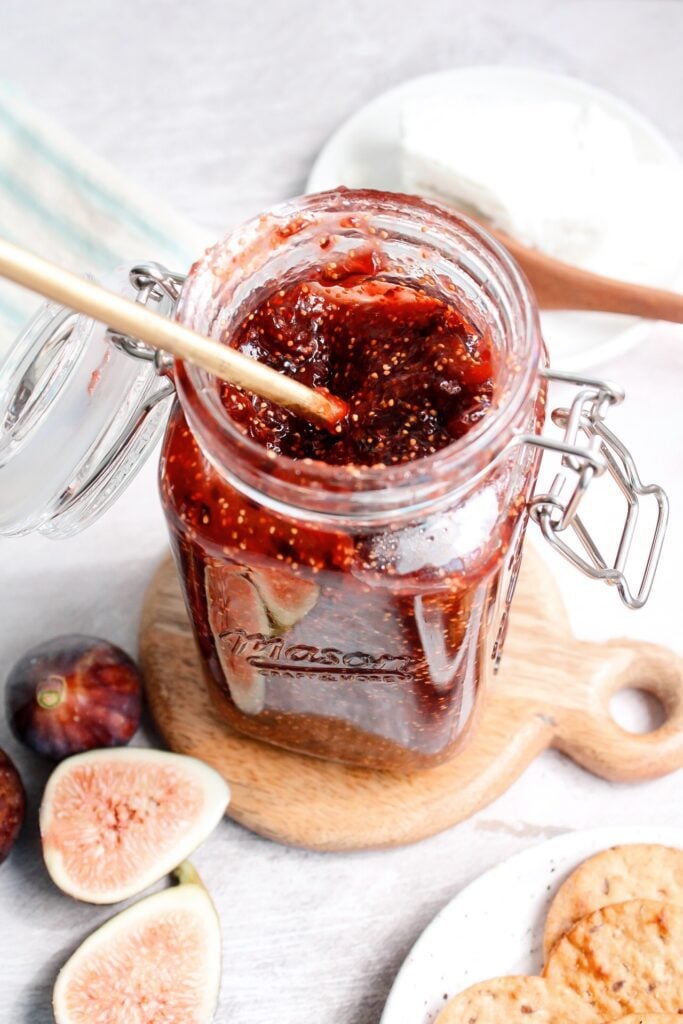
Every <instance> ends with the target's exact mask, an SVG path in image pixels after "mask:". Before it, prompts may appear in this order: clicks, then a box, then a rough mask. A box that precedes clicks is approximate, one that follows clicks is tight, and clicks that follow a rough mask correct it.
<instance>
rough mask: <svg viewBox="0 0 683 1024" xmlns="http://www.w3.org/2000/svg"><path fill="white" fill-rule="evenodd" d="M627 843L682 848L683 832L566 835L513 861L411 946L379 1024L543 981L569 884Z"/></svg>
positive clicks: (469, 891) (486, 877) (482, 880)
mask: <svg viewBox="0 0 683 1024" xmlns="http://www.w3.org/2000/svg"><path fill="white" fill-rule="evenodd" d="M621 843H663V844H664V845H666V846H681V847H683V828H670V827H669V828H667V827H664V826H661V827H660V826H642V827H641V826H635V827H634V826H621V827H619V826H616V827H610V826H607V827H605V828H594V829H588V830H586V831H581V832H567V833H566V834H564V835H561V836H557V837H556V838H555V839H550V840H548V841H547V842H545V843H541V844H540V846H533V847H531V849H529V850H525V851H524V852H523V853H520V854H518V855H517V856H515V857H511V858H510V859H509V860H506V861H504V862H503V863H502V864H499V865H498V866H497V867H495V868H492V869H491V870H490V871H487V872H486V873H485V874H483V875H481V876H480V877H479V878H477V880H476V881H474V882H472V884H471V885H468V886H467V888H465V889H463V890H462V892H460V893H458V895H457V896H456V897H455V898H454V899H452V900H451V902H450V903H448V904H447V905H446V906H445V907H444V908H443V910H442V911H440V913H438V914H437V915H436V917H435V918H434V920H433V921H432V923H431V924H430V925H429V926H428V927H427V928H426V929H425V931H424V932H423V933H422V935H421V936H420V938H419V939H418V940H417V942H416V943H415V945H414V946H413V948H412V950H411V952H410V953H409V955H408V957H407V959H406V961H405V963H404V964H403V967H402V968H401V970H400V971H399V973H398V975H397V977H396V981H395V982H394V985H393V987H392V989H391V992H390V994H389V999H388V1000H387V1003H386V1006H385V1008H384V1013H383V1014H382V1019H381V1022H380V1024H406V1021H410V1024H432V1022H433V1021H434V1020H435V1018H436V1016H437V1014H438V1013H439V1011H440V1010H441V1009H443V1007H444V1006H445V1004H446V1001H447V999H450V997H451V996H453V995H455V994H456V993H457V992H461V991H462V990H463V989H465V988H467V987H468V986H469V985H474V984H475V983H476V982H478V981H485V980H486V979H487V978H494V977H498V976H500V975H505V974H537V973H538V972H539V971H540V969H541V966H542V947H543V924H544V921H545V916H546V912H547V909H548V906H549V904H550V901H551V900H552V898H553V896H554V894H555V892H556V891H557V888H558V886H559V885H560V884H561V883H562V881H563V880H564V879H565V878H566V876H567V875H568V874H569V873H570V872H571V871H573V870H574V868H576V867H577V866H578V865H579V864H580V863H581V861H583V860H585V859H586V857H590V856H592V854H594V853H598V852H599V851H600V850H604V849H606V848H607V847H608V846H615V845H618V844H621Z"/></svg>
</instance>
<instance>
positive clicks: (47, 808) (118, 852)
mask: <svg viewBox="0 0 683 1024" xmlns="http://www.w3.org/2000/svg"><path fill="white" fill-rule="evenodd" d="M229 798H230V791H229V789H228V786H227V784H226V783H225V781H224V780H223V778H222V777H221V776H220V775H219V774H218V772H216V771H214V769H213V768H210V767H209V766H208V765H206V764H204V763H203V762H202V761H198V760H196V759H195V758H193V757H185V756H183V755H181V754H169V753H166V752H165V751H161V750H147V749H137V748H130V747H127V748H126V747H123V748H118V749H116V750H92V751H89V752H88V753H85V754H76V755H75V756H74V757H70V758H67V760H66V761H62V762H61V764H60V765H59V766H58V767H57V768H56V769H55V770H54V772H53V773H52V775H51V776H50V779H49V780H48V783H47V786H46V787H45V794H44V796H43V802H42V805H41V808H40V832H41V837H42V842H43V856H44V858H45V864H46V866H47V869H48V872H49V873H50V876H51V878H52V880H53V881H54V882H55V884H56V885H58V886H59V888H60V889H62V890H63V891H64V892H66V893H68V894H69V895H70V896H74V897H75V898H76V899H79V900H84V901H86V902H87V903H117V902H118V901H119V900H125V899H128V897H129V896H134V895H136V894H137V893H139V892H141V891H142V890H143V889H146V888H147V886H149V885H152V883H153V882H156V881H158V879H160V878H161V877H162V876H163V875H166V874H168V873H169V871H172V870H173V868H175V867H176V866H177V865H178V864H179V863H180V862H181V861H182V860H185V858H187V857H188V856H189V855H190V854H191V853H192V852H193V850H195V849H196V848H197V847H198V846H199V845H200V843H202V842H203V841H204V840H205V839H206V838H207V836H208V835H209V834H210V833H211V832H212V831H213V829H214V828H215V827H216V825H217V824H218V822H219V821H220V820H221V818H222V816H223V814H224V813H225V810H226V807H227V805H228V801H229Z"/></svg>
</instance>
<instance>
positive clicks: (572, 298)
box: [481, 221, 683, 324]
mask: <svg viewBox="0 0 683 1024" xmlns="http://www.w3.org/2000/svg"><path fill="white" fill-rule="evenodd" d="M481 223H482V226H483V227H485V228H486V229H487V230H488V231H489V232H490V234H492V235H494V237H495V238H497V239H498V241H499V242H501V243H502V244H503V245H504V246H505V248H506V249H507V250H508V252H509V253H510V255H511V256H513V257H514V259H515V260H516V261H517V263H519V265H520V267H521V268H522V270H523V271H524V273H525V274H526V277H527V280H528V281H529V284H530V285H531V287H532V289H533V291H534V294H535V296H536V301H537V302H538V305H539V307H540V308H541V309H581V310H587V309H591V310H595V311H596V312H602V313H625V314H627V315H628V316H642V317H645V318H646V319H648V320H669V321H671V322H672V323H676V324H683V295H679V294H677V293H676V292H669V291H666V290H665V289H663V288H649V287H646V286H645V285H642V284H628V283H627V282H625V281H616V280H614V278H611V277H602V276H601V275H600V274H592V273H591V272H590V271H588V270H581V269H580V268H579V267H574V266H572V265H571V264H570V263H563V262H562V260H556V259H553V257H552V256H545V255H544V254H543V253H542V252H539V251H538V250H537V249H530V248H529V247H528V246H526V245H522V243H521V242H517V241H516V240H515V239H514V238H511V237H510V236H509V235H506V234H504V233H503V232H502V231H497V230H496V229H494V228H492V227H491V225H490V224H486V223H484V222H483V221H482V222H481Z"/></svg>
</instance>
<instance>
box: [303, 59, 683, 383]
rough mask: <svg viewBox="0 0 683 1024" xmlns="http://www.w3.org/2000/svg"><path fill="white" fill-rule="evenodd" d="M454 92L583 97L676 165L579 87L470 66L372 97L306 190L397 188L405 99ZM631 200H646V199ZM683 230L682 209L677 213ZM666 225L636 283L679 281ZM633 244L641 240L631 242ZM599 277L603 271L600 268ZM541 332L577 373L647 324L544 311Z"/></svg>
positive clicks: (641, 126) (680, 261)
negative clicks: (664, 242) (662, 241)
mask: <svg viewBox="0 0 683 1024" xmlns="http://www.w3.org/2000/svg"><path fill="white" fill-rule="evenodd" d="M437 89H438V90H439V91H440V92H442V93H444V94H448V93H449V92H450V93H453V94H454V95H456V94H457V96H458V98H459V100H460V101H461V102H462V100H463V97H467V95H468V94H469V95H474V94H476V95H481V94H482V92H483V93H487V94H489V95H494V96H504V97H505V98H506V99H507V100H510V99H511V98H513V97H514V98H517V99H518V100H519V102H521V103H523V102H524V101H525V99H528V98H530V97H538V95H539V94H541V95H544V96H547V97H549V98H557V99H571V100H577V99H578V100H582V101H587V100H590V101H591V102H593V103H596V104H599V105H600V106H601V107H602V108H603V109H604V110H605V111H606V112H607V113H608V114H610V115H611V116H612V117H614V118H619V119H621V120H622V121H624V122H625V123H626V124H627V125H628V126H629V128H630V129H631V131H632V132H633V134H634V137H635V138H636V144H637V145H638V147H639V150H640V153H641V155H642V156H643V157H644V158H646V159H652V160H659V161H662V162H666V163H668V164H671V165H672V166H677V167H680V166H681V161H680V158H679V156H678V154H677V152H676V150H675V149H674V148H673V146H672V145H671V144H670V143H669V142H668V140H667V139H666V138H665V137H664V136H663V135H662V133H661V132H660V131H659V130H658V129H657V128H656V127H655V126H654V125H653V124H651V123H650V122H649V121H648V120H646V118H644V117H643V116H642V115H641V114H639V113H638V112H637V111H635V110H633V109H632V108H631V107H629V106H627V104H625V103H623V102H622V101H621V100H619V99H617V98H616V97H614V96H612V95H610V94H609V93H607V92H604V91H603V90H602V89H597V88H595V87H594V86H592V85H589V84H588V83H587V82H582V81H579V80H578V79H574V78H568V77H566V76H564V75H555V74H551V73H549V72H545V71H535V70H532V69H528V68H510V67H487V66H482V67H470V68H456V69H454V70H451V71H440V72H437V73H436V74H432V75H424V76H423V77H421V78H414V79H412V80H411V81H408V82H404V83H403V84H402V85H400V86H398V87H397V88H395V89H391V90H390V91H389V92H385V93H383V94H382V95H381V96H378V97H377V98H376V99H374V100H373V101H372V102H371V103H368V104H367V106H365V107H363V108H362V109H361V110H359V111H358V112H357V113H356V114H354V115H353V116H352V117H351V118H349V120H348V121H346V122H345V124H343V125H342V126H341V128H339V129H338V131H337V132H335V134H334V135H333V136H332V138H331V139H329V141H328V142H327V144H326V145H325V146H324V148H323V150H322V151H321V153H320V154H319V156H318V159H317V160H316V162H315V164H314V166H313V169H312V171H311V173H310V176H309V179H308V184H307V189H308V191H309V192H319V191H323V190H324V189H328V188H334V187H335V186H337V185H346V186H348V187H349V188H380V189H387V190H389V191H392V190H393V191H400V190H401V173H400V160H399V155H400V154H399V146H400V113H401V108H402V105H403V103H404V101H405V100H406V99H408V98H411V99H419V98H420V97H429V96H433V95H434V92H435V91H436V90H437ZM638 201H640V202H647V196H642V197H639V199H638ZM681 223H682V225H683V211H681ZM675 230H676V229H675V227H674V226H673V225H672V223H671V222H669V223H667V224H653V225H652V235H651V237H650V238H649V239H648V240H647V242H646V243H645V244H646V245H647V248H648V252H649V254H650V256H651V259H650V258H649V259H648V263H649V267H650V272H649V278H650V279H649V281H643V282H642V283H647V284H653V285H658V286H659V287H661V288H674V289H675V288H676V287H677V285H678V283H679V282H681V281H683V232H678V234H679V235H680V236H681V246H680V250H679V252H678V253H677V256H676V258H675V259H674V260H673V261H672V260H671V258H670V256H671V254H670V253H669V255H667V254H666V252H665V248H664V245H661V246H660V245H658V244H657V239H658V238H664V237H670V233H671V232H672V231H675ZM634 244H638V245H639V246H641V245H642V244H643V243H642V240H634ZM606 272H609V271H608V270H607V269H606ZM542 324H543V333H544V336H545V339H546V342H547V343H548V347H549V349H550V355H551V360H552V363H553V365H554V366H555V368H556V369H571V370H575V369H579V368H581V367H585V366H589V365H591V364H594V363H597V362H602V361H604V360H606V359H609V358H611V357H613V356H615V355H617V354H618V353H621V352H624V351H626V349H628V348H630V347H631V346H632V345H635V344H636V343H637V342H639V341H641V340H642V339H643V338H644V337H645V336H646V334H647V332H648V330H649V329H650V324H649V323H648V322H644V321H641V320H633V319H632V318H630V317H620V316H613V315H608V314H596V313H545V314H543V317H542Z"/></svg>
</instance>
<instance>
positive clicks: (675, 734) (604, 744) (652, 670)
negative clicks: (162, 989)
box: [555, 640, 683, 782]
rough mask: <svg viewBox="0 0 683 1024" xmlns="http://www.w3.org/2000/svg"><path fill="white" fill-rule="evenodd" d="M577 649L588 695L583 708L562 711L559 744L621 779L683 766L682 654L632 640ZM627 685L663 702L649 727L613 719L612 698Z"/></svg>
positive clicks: (601, 772) (652, 775) (590, 766)
mask: <svg viewBox="0 0 683 1024" xmlns="http://www.w3.org/2000/svg"><path fill="white" fill-rule="evenodd" d="M577 654H578V655H579V660H578V664H577V671H579V672H582V673H584V674H585V680H586V684H585V686H586V688H585V699H584V702H583V706H582V707H580V708H576V709H569V710H567V711H566V712H565V713H564V714H563V716H562V721H561V724H560V728H559V729H558V735H557V737H556V741H555V746H556V747H557V748H558V749H559V750H562V751H564V752H565V753H567V754H569V756H570V757H572V758H573V759H574V760H575V761H577V762H578V763H579V764H581V765H583V767H585V768H588V769H589V770H590V771H592V772H595V773H596V774H598V775H601V776H603V777H604V778H606V779H611V780H613V781H619V782H621V781H623V782H632V781H637V780H639V779H648V778H658V777H659V776H661V775H664V774H666V773H667V772H670V771H674V770H675V769H677V768H680V767H683V659H681V658H680V657H678V656H677V655H676V654H674V653H673V652H672V651H670V650H667V649H666V648H664V647H659V646H657V645H656V644H648V643H643V642H641V641H632V640H613V641H610V642H609V643H608V644H604V643H603V644H581V645H580V646H579V648H578V650H577ZM628 690H637V691H640V692H641V693H643V694H646V695H648V696H650V697H652V698H653V699H654V702H656V704H657V705H658V706H659V711H660V713H659V717H658V718H657V717H656V715H655V718H654V720H653V722H652V726H653V727H651V728H650V729H649V730H647V731H644V732H632V731H629V730H627V729H626V728H624V727H623V726H622V725H620V724H619V722H617V721H616V720H615V717H614V713H613V704H612V702H613V698H614V697H615V695H616V694H618V693H620V692H622V691H628Z"/></svg>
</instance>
